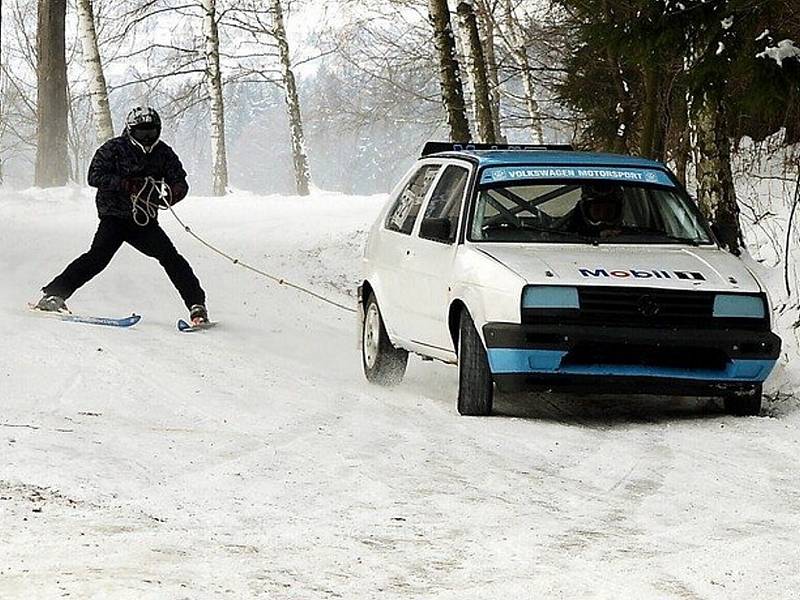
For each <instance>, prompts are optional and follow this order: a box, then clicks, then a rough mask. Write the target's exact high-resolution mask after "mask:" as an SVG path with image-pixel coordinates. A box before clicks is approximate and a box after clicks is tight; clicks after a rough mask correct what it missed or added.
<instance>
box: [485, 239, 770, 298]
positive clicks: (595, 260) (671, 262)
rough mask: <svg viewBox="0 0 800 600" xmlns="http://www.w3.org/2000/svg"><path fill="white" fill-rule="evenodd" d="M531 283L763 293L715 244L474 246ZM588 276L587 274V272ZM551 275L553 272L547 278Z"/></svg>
mask: <svg viewBox="0 0 800 600" xmlns="http://www.w3.org/2000/svg"><path fill="white" fill-rule="evenodd" d="M474 246H475V247H476V248H479V249H480V250H481V251H483V252H485V253H487V254H489V255H491V256H493V257H494V258H496V259H497V260H498V261H499V262H501V263H503V264H504V265H506V266H507V267H508V268H509V269H511V270H512V271H514V272H515V273H518V274H519V275H520V276H522V277H524V278H525V280H526V281H527V282H528V283H529V284H546V285H592V284H595V285H619V286H626V287H630V286H637V287H659V288H662V289H686V288H687V285H688V286H689V287H692V288H696V289H703V290H708V291H719V292H726V291H736V292H753V293H756V292H760V291H761V286H760V285H759V284H758V281H756V279H755V277H753V274H752V273H751V272H750V271H749V270H748V269H747V267H746V266H745V264H744V263H743V262H742V261H741V260H739V259H738V258H736V257H735V256H733V255H732V254H730V253H729V252H725V251H724V250H720V249H719V248H718V247H716V246H711V245H708V246H698V247H693V246H676V245H674V244H671V245H669V246H663V245H659V246H655V245H644V244H637V245H631V246H629V245H624V246H623V245H611V244H608V245H599V246H592V245H591V244H585V245H578V244H570V245H567V244H506V243H480V244H475V245H474ZM587 271H588V272H589V273H590V274H586V272H587ZM676 272H681V273H700V274H702V276H703V279H689V280H687V279H679V278H678V277H677V276H676V275H675V273H676ZM548 273H549V274H548Z"/></svg>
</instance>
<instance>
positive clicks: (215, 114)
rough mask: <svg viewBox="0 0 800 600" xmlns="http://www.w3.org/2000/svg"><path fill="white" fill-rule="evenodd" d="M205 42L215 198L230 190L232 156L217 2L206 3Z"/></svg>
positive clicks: (212, 0)
mask: <svg viewBox="0 0 800 600" xmlns="http://www.w3.org/2000/svg"><path fill="white" fill-rule="evenodd" d="M202 5H203V37H204V38H205V44H204V47H205V59H206V84H207V86H208V96H209V98H210V101H211V162H212V171H211V180H212V193H213V195H214V196H224V195H225V192H226V191H227V188H228V153H227V151H226V148H225V103H224V100H223V97H222V74H221V72H220V68H219V32H218V30H217V2H216V0H202Z"/></svg>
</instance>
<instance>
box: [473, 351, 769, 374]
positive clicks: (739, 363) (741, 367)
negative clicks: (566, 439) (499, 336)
mask: <svg viewBox="0 0 800 600" xmlns="http://www.w3.org/2000/svg"><path fill="white" fill-rule="evenodd" d="M566 354H567V352H566V351H564V350H527V349H521V348H489V349H488V355H489V366H490V368H491V370H492V373H494V374H496V375H501V374H511V373H515V374H519V373H530V374H543V375H544V374H554V375H600V376H609V377H670V378H675V379H694V380H703V381H732V382H736V381H740V382H749V383H752V382H761V381H764V380H765V379H766V378H767V376H768V375H769V374H770V372H771V371H772V369H773V367H774V366H775V361H774V360H751V359H734V360H731V361H730V362H728V364H727V365H726V366H725V369H690V368H678V367H654V366H645V365H611V364H606V365H563V366H562V365H561V360H562V359H563V358H564V356H566Z"/></svg>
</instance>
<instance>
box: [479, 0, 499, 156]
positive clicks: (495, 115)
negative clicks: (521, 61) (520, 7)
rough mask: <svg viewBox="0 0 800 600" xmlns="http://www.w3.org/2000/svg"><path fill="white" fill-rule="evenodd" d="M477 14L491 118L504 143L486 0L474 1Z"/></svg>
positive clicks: (491, 23) (497, 76)
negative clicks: (487, 81)
mask: <svg viewBox="0 0 800 600" xmlns="http://www.w3.org/2000/svg"><path fill="white" fill-rule="evenodd" d="M475 8H476V13H477V15H478V27H479V29H480V33H481V39H482V40H483V46H484V56H485V58H486V76H487V78H488V80H489V100H490V102H491V106H492V120H493V122H494V133H495V137H496V138H497V141H498V142H502V143H505V142H506V138H505V136H504V135H503V129H502V126H501V124H500V97H501V96H500V75H499V67H498V65H497V52H496V51H495V46H494V44H495V36H494V28H495V23H494V19H493V18H492V14H491V9H490V7H489V6H488V5H487V2H486V0H477V2H476V3H475Z"/></svg>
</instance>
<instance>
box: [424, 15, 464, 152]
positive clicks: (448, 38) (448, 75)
mask: <svg viewBox="0 0 800 600" xmlns="http://www.w3.org/2000/svg"><path fill="white" fill-rule="evenodd" d="M428 10H429V16H430V21H431V25H432V26H433V39H434V43H435V44H436V50H437V52H438V54H439V81H440V84H441V88H442V102H443V104H444V110H445V112H446V113H447V123H448V125H450V139H451V140H452V141H454V142H470V141H472V135H471V134H470V131H469V121H468V120H467V109H466V103H465V102H464V87H463V84H462V82H461V74H460V72H459V66H458V60H457V59H456V44H455V38H454V37H453V27H452V24H451V21H450V9H449V8H448V6H447V0H428Z"/></svg>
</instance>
